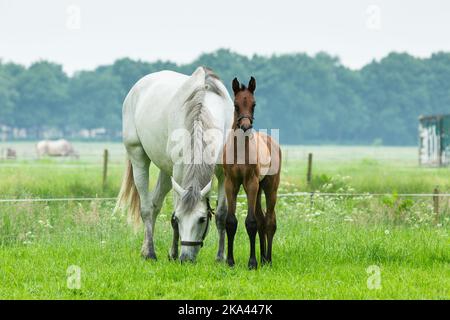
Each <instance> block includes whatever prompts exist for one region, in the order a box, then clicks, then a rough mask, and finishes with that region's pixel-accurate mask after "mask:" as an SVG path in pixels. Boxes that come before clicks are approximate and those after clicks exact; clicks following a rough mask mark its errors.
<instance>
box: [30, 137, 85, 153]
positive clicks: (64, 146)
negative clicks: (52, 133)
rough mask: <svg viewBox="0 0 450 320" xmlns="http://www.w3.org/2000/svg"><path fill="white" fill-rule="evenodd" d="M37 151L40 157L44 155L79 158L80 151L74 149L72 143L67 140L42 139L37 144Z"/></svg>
mask: <svg viewBox="0 0 450 320" xmlns="http://www.w3.org/2000/svg"><path fill="white" fill-rule="evenodd" d="M36 153H37V155H38V158H41V157H43V156H50V157H68V156H72V157H75V158H78V153H77V152H76V151H75V150H74V148H73V146H72V144H71V143H70V142H69V141H67V140H65V139H59V140H42V141H39V142H38V143H37V144H36Z"/></svg>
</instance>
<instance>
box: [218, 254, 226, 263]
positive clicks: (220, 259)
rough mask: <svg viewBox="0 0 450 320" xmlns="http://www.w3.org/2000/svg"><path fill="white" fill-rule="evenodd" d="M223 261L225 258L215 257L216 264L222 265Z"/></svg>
mask: <svg viewBox="0 0 450 320" xmlns="http://www.w3.org/2000/svg"><path fill="white" fill-rule="evenodd" d="M224 261H225V258H224V256H219V255H218V256H217V257H216V262H219V263H222V262H224Z"/></svg>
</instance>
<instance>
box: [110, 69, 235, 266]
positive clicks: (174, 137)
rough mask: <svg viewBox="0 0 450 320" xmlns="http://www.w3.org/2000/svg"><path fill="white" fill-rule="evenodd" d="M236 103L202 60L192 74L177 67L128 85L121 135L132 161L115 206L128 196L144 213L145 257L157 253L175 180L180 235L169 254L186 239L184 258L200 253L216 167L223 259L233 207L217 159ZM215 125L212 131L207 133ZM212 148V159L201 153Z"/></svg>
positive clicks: (136, 211) (138, 214) (135, 211)
mask: <svg viewBox="0 0 450 320" xmlns="http://www.w3.org/2000/svg"><path fill="white" fill-rule="evenodd" d="M233 110H234V108H233V102H232V100H231V98H230V96H229V94H228V92H227V90H226V88H225V86H224V85H223V83H222V82H221V81H220V80H219V78H218V77H217V76H216V75H215V74H214V73H213V72H212V71H211V70H209V69H207V68H204V67H199V68H197V70H195V72H194V73H193V74H192V75H191V76H187V75H183V74H180V73H176V72H172V71H161V72H156V73H152V74H149V75H147V76H145V77H144V78H142V79H140V80H139V81H138V82H137V83H136V84H135V85H134V86H133V88H132V89H131V90H130V92H129V93H128V95H127V97H126V98H125V101H124V104H123V111H122V113H123V141H124V144H125V147H126V150H127V153H128V157H129V161H128V166H127V169H126V172H125V175H124V179H123V182H122V187H121V190H120V193H119V199H118V203H117V206H116V208H119V207H123V205H126V204H128V205H129V208H130V214H131V216H133V217H134V218H135V220H136V219H138V220H139V219H140V218H142V220H143V222H144V228H145V238H144V243H143V246H142V251H141V253H142V255H143V257H145V258H148V259H156V254H155V249H154V244H153V235H154V227H155V220H156V217H157V215H158V213H159V212H160V210H161V206H162V204H163V201H164V198H165V196H166V195H167V193H168V192H169V191H170V189H171V188H172V187H173V189H174V191H175V192H174V209H175V212H174V214H173V215H172V227H173V231H174V235H173V243H172V248H171V250H170V254H169V257H170V258H171V259H177V258H178V240H179V239H180V240H181V255H180V260H181V261H186V260H189V261H194V260H195V258H196V256H197V254H198V252H199V250H200V247H201V246H202V245H203V240H204V238H205V236H206V233H207V231H208V226H209V220H210V218H211V211H210V207H209V201H208V196H207V195H208V192H209V190H210V188H211V182H212V178H213V176H214V175H216V176H217V179H218V209H217V213H216V226H217V229H218V231H219V250H218V253H217V259H218V260H223V258H224V241H225V219H226V214H227V208H226V198H225V192H224V176H223V169H222V166H221V165H218V163H219V162H220V161H221V153H222V149H223V146H224V143H225V139H226V134H227V133H228V131H229V130H230V129H231V126H232V121H233ZM211 132H213V133H214V134H212V135H211V134H210V135H209V137H207V133H211ZM213 136H215V138H214V137H213ZM211 137H213V138H212V139H211ZM206 149H208V155H209V156H210V158H209V159H206V157H204V156H203V154H204V152H205V151H206ZM186 150H187V151H186ZM151 162H153V163H154V164H155V165H156V166H157V167H158V168H159V170H160V172H159V177H158V181H157V183H156V187H155V189H154V191H153V192H152V193H150V192H149V166H150V163H151ZM171 177H172V179H171Z"/></svg>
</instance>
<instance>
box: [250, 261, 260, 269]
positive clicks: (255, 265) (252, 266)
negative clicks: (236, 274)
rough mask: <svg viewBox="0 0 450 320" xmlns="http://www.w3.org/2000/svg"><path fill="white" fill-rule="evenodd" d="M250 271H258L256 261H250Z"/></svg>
mask: <svg viewBox="0 0 450 320" xmlns="http://www.w3.org/2000/svg"><path fill="white" fill-rule="evenodd" d="M248 269H249V270H256V269H258V262H256V259H250V260H249V261H248Z"/></svg>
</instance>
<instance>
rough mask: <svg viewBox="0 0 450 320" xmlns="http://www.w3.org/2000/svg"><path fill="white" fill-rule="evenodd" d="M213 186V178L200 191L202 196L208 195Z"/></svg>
mask: <svg viewBox="0 0 450 320" xmlns="http://www.w3.org/2000/svg"><path fill="white" fill-rule="evenodd" d="M211 186H212V180H211V181H210V182H209V183H208V184H207V185H206V186H205V187H204V188H203V189H202V190H201V191H200V195H201V196H202V197H204V196H206V195H207V194H208V192H209V190H211Z"/></svg>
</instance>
